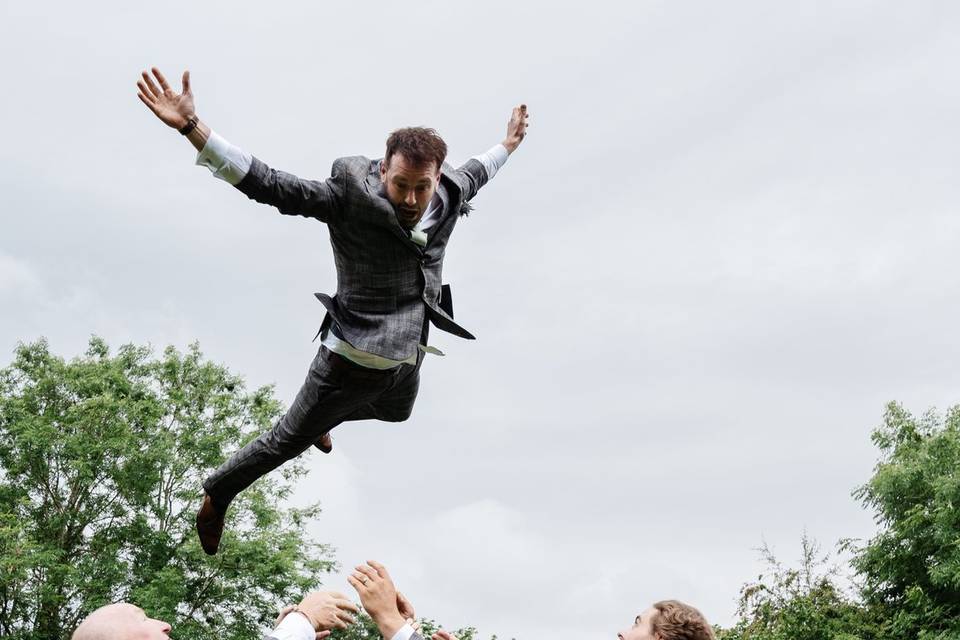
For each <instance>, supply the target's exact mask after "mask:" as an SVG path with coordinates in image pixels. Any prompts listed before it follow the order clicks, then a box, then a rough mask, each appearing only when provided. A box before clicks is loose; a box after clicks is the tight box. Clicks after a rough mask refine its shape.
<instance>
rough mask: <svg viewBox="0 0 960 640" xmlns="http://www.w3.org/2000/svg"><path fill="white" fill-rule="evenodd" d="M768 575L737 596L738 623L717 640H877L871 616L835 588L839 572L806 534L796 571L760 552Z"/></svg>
mask: <svg viewBox="0 0 960 640" xmlns="http://www.w3.org/2000/svg"><path fill="white" fill-rule="evenodd" d="M760 552H761V555H762V557H763V559H764V561H765V564H766V566H767V571H766V572H765V573H763V574H761V575H760V576H758V578H757V580H756V582H751V583H748V584H746V585H745V586H744V587H743V589H742V590H741V592H740V602H739V606H738V610H737V613H738V615H739V616H740V621H739V622H738V623H737V624H736V626H734V627H733V628H732V629H730V630H727V631H721V633H720V635H719V637H720V639H721V640H873V639H874V638H876V639H877V640H879V638H880V636H878V635H877V628H876V625H875V624H874V622H873V619H872V616H871V615H870V613H869V612H868V611H867V610H866V609H865V608H864V607H863V606H862V605H860V604H859V603H858V602H857V600H856V599H855V598H854V597H852V596H851V595H849V594H848V593H846V592H845V590H844V589H843V588H842V587H840V586H839V583H840V582H841V581H842V578H841V576H840V574H841V570H840V568H839V567H838V566H837V565H836V563H835V562H834V561H833V560H832V558H831V555H830V554H829V553H822V552H821V550H820V546H819V545H818V544H817V543H816V542H815V541H814V540H812V539H811V538H809V537H808V536H807V535H806V534H804V536H803V537H802V539H801V560H800V566H799V567H796V568H793V567H787V566H785V565H784V564H782V563H781V562H780V561H779V560H777V558H776V557H775V556H774V554H773V552H772V551H771V550H770V548H769V547H767V546H766V545H764V546H763V547H762V548H761V549H760Z"/></svg>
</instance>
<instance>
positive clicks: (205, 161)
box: [197, 131, 253, 185]
mask: <svg viewBox="0 0 960 640" xmlns="http://www.w3.org/2000/svg"><path fill="white" fill-rule="evenodd" d="M252 163H253V156H251V155H250V154H249V153H245V152H244V151H243V150H242V149H240V148H239V147H235V146H233V145H232V144H230V143H229V142H227V141H226V140H224V139H223V138H221V137H220V136H219V135H217V133H216V132H215V131H211V132H210V137H209V138H207V143H206V144H205V145H203V149H202V150H201V151H200V153H198V154H197V164H198V165H200V166H201V167H206V168H207V169H210V171H211V172H212V173H213V175H214V176H216V177H217V178H220V179H221V180H225V181H227V182H229V183H230V184H234V185H235V184H237V183H238V182H240V181H241V180H243V177H244V176H245V175H247V172H248V171H250V165H251V164H252Z"/></svg>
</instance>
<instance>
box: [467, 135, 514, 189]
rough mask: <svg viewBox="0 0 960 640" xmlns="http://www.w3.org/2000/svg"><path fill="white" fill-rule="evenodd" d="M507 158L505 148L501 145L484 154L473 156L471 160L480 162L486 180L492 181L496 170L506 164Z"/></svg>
mask: <svg viewBox="0 0 960 640" xmlns="http://www.w3.org/2000/svg"><path fill="white" fill-rule="evenodd" d="M508 157H510V154H509V153H507V148H506V147H505V146H503V145H502V144H498V145H497V146H495V147H492V148H491V149H490V150H489V151H487V152H486V153H481V154H480V155H478V156H473V159H474V160H479V161H480V164H482V165H483V168H484V169H486V170H487V180H492V179H493V176H495V175H497V170H498V169H500V167H502V166H503V165H504V164H506V163H507V158H508Z"/></svg>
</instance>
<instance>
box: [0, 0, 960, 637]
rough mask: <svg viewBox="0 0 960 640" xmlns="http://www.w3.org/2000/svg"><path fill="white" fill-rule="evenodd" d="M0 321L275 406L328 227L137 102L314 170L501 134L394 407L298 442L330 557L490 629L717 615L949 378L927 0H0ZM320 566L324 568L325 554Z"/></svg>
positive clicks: (314, 318)
mask: <svg viewBox="0 0 960 640" xmlns="http://www.w3.org/2000/svg"><path fill="white" fill-rule="evenodd" d="M0 25H2V26H0V54H2V55H0V71H2V77H3V82H4V86H5V91H4V96H5V97H4V100H2V101H0V116H2V122H3V123H4V126H3V128H4V133H3V139H4V143H3V144H2V145H0V175H2V176H3V177H2V178H0V180H2V183H3V184H2V189H0V215H2V227H0V305H2V309H3V312H2V314H0V352H2V353H5V354H8V355H6V356H4V357H3V360H2V361H8V359H9V354H11V353H12V351H13V349H14V347H15V345H16V343H17V341H18V340H33V339H35V338H38V337H40V336H46V337H47V338H49V340H50V342H51V344H52V346H53V348H54V349H55V350H56V351H57V352H59V353H61V354H64V355H74V354H78V353H80V352H82V351H83V349H84V346H85V344H86V341H87V339H88V336H89V335H90V334H91V333H97V334H100V335H102V336H104V337H105V338H106V339H107V340H108V341H109V342H110V343H111V344H113V345H119V344H120V343H122V342H125V341H133V342H137V343H147V342H149V343H151V344H153V345H155V346H156V347H157V348H162V347H163V346H164V345H166V344H170V343H172V344H175V345H178V346H180V347H183V346H185V345H186V344H188V343H189V342H191V341H193V340H198V341H199V342H200V345H201V347H202V348H203V350H204V351H205V353H206V354H207V355H208V356H209V357H211V358H212V359H214V360H217V361H220V362H223V363H225V364H227V365H228V366H229V367H231V368H232V369H233V370H235V371H238V372H240V373H242V374H244V375H245V376H246V377H247V379H248V380H249V382H250V384H251V385H259V384H265V383H275V384H276V386H277V394H278V396H279V397H280V398H281V399H282V400H283V401H284V402H285V403H286V402H289V400H290V399H291V398H292V396H293V394H294V393H295V392H296V389H297V388H298V386H299V383H300V382H301V380H302V379H303V376H304V374H305V372H306V368H307V365H308V364H309V362H310V360H311V358H312V356H313V354H314V352H315V350H316V348H317V345H316V344H315V343H311V342H310V338H311V337H312V336H313V334H314V332H315V331H316V328H317V325H318V323H319V321H320V319H321V310H322V308H321V306H320V305H319V304H318V303H317V302H316V301H315V300H314V298H313V297H312V295H311V294H312V292H314V291H326V292H333V291H334V290H335V288H336V276H335V272H334V270H333V266H332V261H331V251H330V247H329V244H328V240H327V232H326V229H325V228H324V227H323V225H322V224H320V223H318V222H316V221H311V220H306V219H302V218H287V217H282V216H280V215H279V214H277V213H276V212H275V211H273V210H271V209H269V208H267V207H264V206H263V205H258V204H256V203H253V202H251V201H249V200H247V199H246V198H245V197H244V196H243V195H241V194H240V193H238V192H236V191H235V190H234V189H232V188H231V187H230V186H228V185H227V184H225V183H222V182H219V181H216V180H214V179H213V178H212V177H211V176H210V175H209V173H208V172H207V171H206V170H205V169H202V168H199V167H196V166H194V165H193V161H194V159H195V153H194V151H193V149H192V147H190V145H189V144H188V143H187V142H186V141H185V140H183V139H181V138H180V136H178V135H177V133H176V132H174V131H173V130H171V129H168V128H166V127H165V126H164V125H162V124H161V123H160V122H159V121H158V120H156V119H155V117H154V116H153V115H152V114H151V113H150V112H149V111H147V109H146V108H145V107H144V106H143V105H142V104H141V103H140V101H139V100H138V99H137V97H136V88H135V82H136V80H137V77H138V73H139V72H140V70H141V69H144V68H148V67H149V66H150V65H157V66H159V67H160V68H161V69H162V70H164V71H165V72H166V74H167V75H168V77H170V78H171V79H176V83H175V84H176V86H177V87H179V77H180V74H181V72H182V71H183V69H184V68H189V69H190V70H191V75H192V81H193V88H194V93H195V95H196V101H197V108H198V113H199V114H200V116H201V117H202V118H203V119H204V120H205V121H206V122H208V123H209V124H210V125H211V126H212V127H213V128H214V129H215V130H216V131H218V132H220V133H221V134H222V135H224V136H225V137H226V138H227V139H228V140H230V141H231V142H234V143H235V144H237V145H239V146H241V147H243V148H244V149H246V150H248V151H250V152H252V153H254V154H256V155H257V156H258V157H260V158H262V159H264V160H265V161H266V162H268V163H270V164H272V165H273V166H275V167H278V168H282V169H285V170H287V171H291V172H294V173H297V174H299V175H302V176H304V177H314V178H323V177H326V176H327V175H329V173H328V172H329V167H330V164H331V162H332V160H333V159H334V158H336V157H338V156H342V155H354V154H364V155H368V156H371V157H377V156H379V155H380V154H382V147H383V141H384V139H385V138H386V135H387V134H388V133H389V132H390V131H391V130H392V129H394V128H396V127H399V126H404V125H429V126H433V127H436V128H437V129H438V130H439V131H440V133H441V134H442V135H443V136H444V137H445V139H446V140H447V142H448V144H449V146H450V150H451V160H453V161H454V162H457V161H462V160H464V159H466V158H468V157H469V156H471V155H473V154H476V153H479V152H482V151H485V150H486V149H487V148H489V147H490V146H492V145H493V144H495V143H497V142H499V141H500V140H501V139H502V137H503V134H504V130H505V124H506V121H507V118H508V116H509V112H510V108H511V107H512V106H513V105H514V104H517V103H519V102H521V101H523V102H526V103H527V104H528V105H529V109H530V112H531V128H530V134H529V136H528V138H527V140H526V141H525V142H524V144H523V145H522V146H521V147H520V149H519V150H518V151H517V153H515V154H514V155H513V156H512V157H511V158H510V160H509V162H508V163H507V165H506V166H505V167H504V169H503V170H502V171H501V173H500V174H499V175H497V177H496V178H495V180H494V181H493V182H491V183H490V184H489V185H488V186H487V187H486V188H485V189H484V190H483V191H482V192H481V193H480V195H479V196H478V197H477V198H476V199H475V201H474V203H475V205H476V211H475V212H474V214H472V215H471V216H470V218H469V219H467V220H465V221H463V222H461V224H460V225H458V227H457V232H456V234H455V236H454V238H453V240H452V242H451V244H450V247H449V250H448V252H447V259H446V265H445V266H446V268H445V274H444V275H445V280H446V281H447V282H449V283H451V284H452V285H453V287H454V293H455V296H454V297H455V301H456V313H457V319H458V320H459V321H461V322H462V323H463V324H464V326H466V327H468V328H469V329H471V330H472V331H473V332H474V333H475V334H476V335H477V336H478V338H479V339H478V340H477V341H476V342H466V341H461V340H459V339H457V338H454V337H452V336H448V335H445V334H443V333H442V332H439V331H434V332H433V334H432V336H431V338H432V341H433V342H434V343H435V344H436V346H438V347H439V348H441V349H443V350H444V351H445V352H446V353H447V356H446V357H445V358H430V359H429V360H428V361H427V362H426V363H425V365H424V369H423V380H422V385H421V393H420V398H419V401H418V405H417V408H416V410H415V412H414V415H413V418H412V419H411V420H410V421H408V422H407V423H404V424H384V423H376V422H366V423H353V424H349V425H347V426H345V427H343V428H341V429H338V430H337V431H335V432H334V442H335V452H334V454H333V455H331V456H329V457H322V456H321V455H320V454H316V455H313V454H309V455H310V459H309V466H310V467H311V469H312V471H311V473H310V475H309V476H308V477H307V478H306V479H304V480H303V481H302V483H301V484H300V486H299V491H298V493H297V500H301V501H305V500H313V499H317V498H319V499H320V500H321V501H322V503H323V505H324V508H325V510H324V513H323V514H322V515H321V517H320V518H319V519H318V521H317V522H316V523H315V524H314V525H312V526H311V529H312V531H313V533H314V535H315V537H316V538H317V539H319V540H320V541H323V542H329V543H332V544H333V545H335V546H336V547H337V548H338V558H339V559H340V561H341V562H342V563H343V565H344V567H345V568H346V569H347V570H349V568H350V567H352V566H353V565H354V564H356V563H357V562H359V561H362V560H364V559H367V558H376V559H379V560H381V561H383V562H384V563H386V564H387V566H388V567H390V568H391V569H392V570H393V573H394V576H395V578H396V580H397V582H398V584H399V585H400V587H401V588H402V589H404V591H405V592H407V593H408V595H409V596H410V597H411V599H412V600H413V602H414V604H415V605H416V606H417V608H418V612H419V613H420V614H422V615H425V616H428V617H431V618H435V619H438V620H440V621H443V622H445V623H446V624H448V625H451V626H459V625H465V624H473V625H476V626H477V627H479V629H480V631H481V632H482V633H483V634H490V633H496V634H498V635H500V636H501V637H511V636H515V637H517V638H527V639H529V638H542V637H554V638H558V639H560V640H566V639H572V638H582V637H600V638H603V637H606V638H612V637H613V636H614V634H615V632H616V631H617V630H618V629H621V628H623V627H624V626H625V625H627V624H628V623H629V621H630V620H631V619H632V617H633V616H634V615H635V614H636V613H637V612H638V611H639V610H642V609H643V608H645V607H646V606H647V605H648V604H649V603H651V602H652V601H654V600H657V599H661V598H666V597H676V598H681V599H683V600H687V601H689V602H691V603H694V604H696V605H698V606H700V607H701V608H702V609H703V611H704V612H705V613H706V614H707V616H708V618H709V619H711V620H712V621H716V622H720V623H729V622H730V621H731V620H732V619H733V616H734V612H735V601H736V597H737V594H738V591H739V588H740V586H741V585H742V584H743V583H744V582H746V581H748V580H750V579H753V578H755V577H756V574H757V572H758V570H759V564H758V561H757V553H756V551H755V548H756V547H757V546H759V545H760V544H761V542H762V541H763V540H766V541H767V542H768V543H770V544H771V545H772V546H773V548H774V549H775V550H776V551H777V552H778V553H779V554H780V555H781V556H783V559H784V560H786V561H794V560H795V559H796V556H797V555H798V551H799V540H800V537H801V535H802V533H803V531H804V529H806V530H807V531H808V532H809V533H810V535H812V536H813V537H815V538H817V539H818V540H820V541H821V542H823V543H824V544H825V545H827V546H829V545H832V544H833V543H834V542H835V541H836V540H837V539H838V538H840V537H865V536H869V535H870V534H871V532H872V531H873V525H872V521H871V517H870V515H869V514H868V513H866V512H865V511H863V510H862V509H861V507H860V506H859V505H858V504H857V503H856V502H855V501H854V500H853V499H852V498H851V497H850V492H851V490H852V489H854V488H855V487H856V486H857V485H858V484H860V483H862V482H864V481H865V480H866V479H867V478H868V477H869V475H870V473H871V469H872V466H873V464H874V462H875V459H876V454H875V451H874V449H873V448H872V446H871V444H870V441H869V434H870V431H871V430H872V429H873V428H874V427H875V426H877V425H878V424H879V423H880V421H881V416H882V411H883V406H884V404H885V403H886V402H887V401H889V400H899V401H902V402H903V403H904V404H905V405H906V406H907V407H908V408H909V409H911V410H913V411H915V412H918V413H919V412H922V411H924V410H926V409H927V408H929V407H932V406H937V407H941V408H943V407H946V406H948V405H950V404H953V403H956V402H957V401H958V400H960V394H958V389H960V370H958V368H957V366H956V362H957V361H958V356H960V337H958V332H957V329H956V328H957V326H958V324H960V298H958V296H957V295H956V291H957V289H958V285H960V251H958V250H957V246H958V239H960V215H958V207H957V202H958V197H960V190H958V187H957V184H958V181H957V179H956V175H957V170H956V168H957V148H958V142H960V135H958V129H957V126H956V124H955V123H956V118H957V114H958V113H960V89H958V87H960V84H958V82H957V71H956V68H955V62H956V61H957V60H958V59H960V5H957V4H956V3H950V2H946V1H944V2H920V3H909V4H905V3H901V2H866V1H863V2H855V1H850V2H811V1H808V2H802V3H800V2H797V3H775V2H762V1H760V0H757V1H752V2H747V1H742V2H725V3H714V2H705V1H701V2H665V1H663V2H635V3H627V2H622V3H617V2H609V1H607V0H600V1H597V2H590V3H576V4H573V3H569V4H564V3H559V4H556V3H546V2H540V3H511V2H503V1H501V0H488V1H487V2H482V3H477V2H475V3H469V4H467V3H452V2H437V1H433V2H407V3H403V2H382V1H374V2H366V3H355V4H348V3H335V4H334V3H316V2H285V1H277V2H273V3H269V4H268V3H256V4H253V3H241V2H209V3H196V2H189V3H188V2H181V1H170V2H164V3H158V4H151V5H149V8H142V9H141V8H135V5H134V4H132V3H127V2H90V3H61V4H60V5H59V6H56V7H54V6H52V5H51V4H50V3H14V2H6V1H5V2H3V4H2V11H0ZM347 572H348V571H345V572H343V573H342V574H338V575H337V576H332V577H331V579H330V580H329V581H328V584H329V585H330V586H332V587H336V588H346V582H345V574H346V573H347Z"/></svg>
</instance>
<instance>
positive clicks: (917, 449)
mask: <svg viewBox="0 0 960 640" xmlns="http://www.w3.org/2000/svg"><path fill="white" fill-rule="evenodd" d="M873 441H874V443H875V444H876V445H877V447H879V449H880V451H881V460H880V462H879V464H878V465H877V467H876V470H875V473H874V475H873V477H872V478H871V479H870V481H869V482H868V483H867V484H865V485H864V486H863V487H861V488H860V489H859V490H858V491H857V492H856V493H855V495H856V496H857V497H858V498H859V499H860V500H862V501H863V503H864V505H865V506H867V507H870V508H872V509H873V510H874V512H875V517H876V521H877V523H878V525H879V527H880V531H879V533H877V535H876V536H875V537H874V538H872V539H871V540H870V541H869V542H868V543H867V544H866V545H864V546H863V548H862V549H861V550H860V552H859V553H858V555H857V557H856V558H855V560H854V566H855V567H856V569H857V570H858V571H859V572H860V573H861V575H862V576H863V577H864V579H865V584H864V589H863V595H864V598H865V600H866V602H867V603H868V604H869V605H871V606H873V607H875V608H877V609H878V610H879V611H880V612H882V615H883V617H884V619H885V620H886V624H885V630H886V632H887V634H888V635H889V636H890V637H899V638H919V639H920V640H933V639H934V638H936V639H946V638H958V637H960V510H958V506H960V407H954V408H952V409H951V410H949V411H947V412H946V414H943V415H941V414H938V413H936V412H934V411H930V412H928V413H926V414H924V415H923V416H921V417H920V418H915V417H914V416H912V415H911V414H910V413H908V412H907V411H905V410H904V409H903V408H902V407H900V406H899V405H897V404H890V405H888V406H887V410H886V413H885V415H884V424H883V426H882V427H880V428H879V429H877V430H876V431H875V432H874V434H873Z"/></svg>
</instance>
